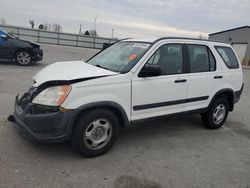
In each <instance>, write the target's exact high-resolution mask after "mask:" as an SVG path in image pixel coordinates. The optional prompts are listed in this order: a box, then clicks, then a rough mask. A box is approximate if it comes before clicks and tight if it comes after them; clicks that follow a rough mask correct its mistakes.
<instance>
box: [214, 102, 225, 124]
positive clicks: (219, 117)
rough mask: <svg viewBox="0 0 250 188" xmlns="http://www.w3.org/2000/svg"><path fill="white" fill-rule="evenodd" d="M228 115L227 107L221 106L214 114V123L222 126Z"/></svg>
mask: <svg viewBox="0 0 250 188" xmlns="http://www.w3.org/2000/svg"><path fill="white" fill-rule="evenodd" d="M225 115H226V107H225V105H224V104H219V105H218V106H217V107H216V108H215V109H214V112H213V122H214V124H217V125H218V124H220V123H221V122H222V121H223V120H224V118H225Z"/></svg>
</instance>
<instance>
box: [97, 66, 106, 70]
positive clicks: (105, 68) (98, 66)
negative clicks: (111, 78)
mask: <svg viewBox="0 0 250 188" xmlns="http://www.w3.org/2000/svg"><path fill="white" fill-rule="evenodd" d="M95 66H96V67H99V68H102V69H106V70H109V69H108V68H106V67H103V66H101V65H95Z"/></svg>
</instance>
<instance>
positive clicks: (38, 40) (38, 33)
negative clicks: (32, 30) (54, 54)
mask: <svg viewBox="0 0 250 188" xmlns="http://www.w3.org/2000/svg"><path fill="white" fill-rule="evenodd" d="M37 42H40V31H39V30H38V31H37Z"/></svg>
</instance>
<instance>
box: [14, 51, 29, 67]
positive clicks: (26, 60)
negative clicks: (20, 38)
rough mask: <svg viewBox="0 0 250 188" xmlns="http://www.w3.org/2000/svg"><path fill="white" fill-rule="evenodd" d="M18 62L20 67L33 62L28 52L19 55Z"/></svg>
mask: <svg viewBox="0 0 250 188" xmlns="http://www.w3.org/2000/svg"><path fill="white" fill-rule="evenodd" d="M16 60H17V62H18V63H19V64H20V65H28V64H29V63H30V62H31V56H30V54H29V53H28V52H25V51H22V52H19V53H18V54H17V57H16Z"/></svg>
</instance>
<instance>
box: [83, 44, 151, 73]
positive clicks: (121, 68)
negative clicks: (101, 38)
mask: <svg viewBox="0 0 250 188" xmlns="http://www.w3.org/2000/svg"><path fill="white" fill-rule="evenodd" d="M149 46H150V44H149V43H144V42H119V43H116V44H114V45H112V46H111V47H109V48H107V49H106V50H104V51H102V52H101V53H99V54H97V55H96V56H95V57H93V58H91V59H90V60H89V61H87V63H89V64H91V65H94V66H97V67H101V68H104V69H107V70H111V71H114V72H119V73H127V72H128V71H130V70H131V69H132V68H133V67H134V65H135V64H136V63H137V62H138V61H139V60H140V59H141V57H142V56H143V55H144V53H145V52H146V51H147V50H148V48H149Z"/></svg>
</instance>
